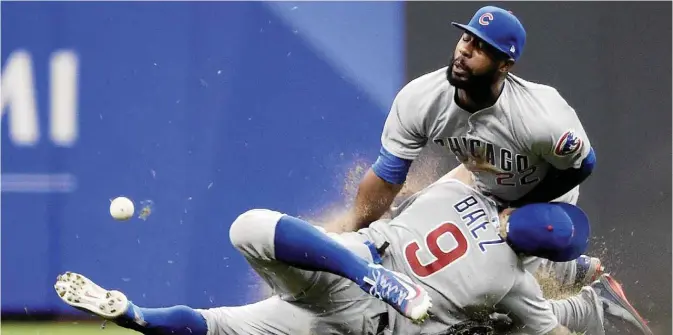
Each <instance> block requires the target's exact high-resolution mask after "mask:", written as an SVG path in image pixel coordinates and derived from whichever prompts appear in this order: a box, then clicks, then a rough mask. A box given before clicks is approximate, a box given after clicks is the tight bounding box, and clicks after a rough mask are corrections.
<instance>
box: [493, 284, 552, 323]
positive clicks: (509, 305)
mask: <svg viewBox="0 0 673 335" xmlns="http://www.w3.org/2000/svg"><path fill="white" fill-rule="evenodd" d="M498 307H499V309H500V310H502V312H505V313H507V314H509V315H510V317H512V319H514V320H516V321H518V322H519V323H521V324H522V325H523V328H522V330H523V331H524V332H526V333H529V334H534V335H542V334H547V333H549V332H550V331H552V330H553V329H554V328H555V327H556V326H557V325H558V319H557V318H556V316H555V315H554V311H553V310H552V306H551V304H550V303H549V301H548V300H546V299H545V298H544V297H543V296H542V289H541V288H540V285H539V284H538V282H537V280H535V277H533V275H532V274H531V273H530V272H528V271H525V273H523V274H521V275H520V276H518V278H517V279H516V281H515V282H514V286H513V287H512V289H511V290H510V292H509V293H507V295H505V297H504V298H503V299H502V300H501V301H500V303H499V304H498Z"/></svg>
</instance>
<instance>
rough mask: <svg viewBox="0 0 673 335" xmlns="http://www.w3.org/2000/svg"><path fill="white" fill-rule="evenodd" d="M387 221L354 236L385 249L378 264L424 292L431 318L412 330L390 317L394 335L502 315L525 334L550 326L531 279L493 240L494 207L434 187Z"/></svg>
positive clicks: (458, 186) (450, 185) (452, 188)
mask: <svg viewBox="0 0 673 335" xmlns="http://www.w3.org/2000/svg"><path fill="white" fill-rule="evenodd" d="M401 207H402V208H403V211H402V212H401V213H400V214H399V215H398V216H396V217H395V218H394V219H392V220H390V221H377V222H374V223H373V224H372V225H371V226H370V227H369V228H368V229H364V230H361V231H360V232H363V233H365V234H366V235H368V236H370V238H371V239H372V240H373V241H375V243H377V244H381V242H382V241H384V240H385V241H388V242H389V243H390V246H389V247H388V249H387V251H386V255H385V257H384V265H385V266H387V267H389V268H391V269H394V270H395V271H398V272H402V273H405V274H407V275H409V276H410V277H411V278H413V279H414V280H415V281H417V282H419V283H421V284H422V285H423V286H424V287H425V288H426V289H427V290H428V292H429V293H430V296H431V297H432V301H433V306H432V308H431V310H430V312H431V314H432V315H433V316H432V318H431V319H429V320H428V321H426V322H425V323H423V324H422V325H421V326H417V325H414V324H412V323H411V322H409V321H408V320H407V319H405V318H403V317H399V316H397V315H395V313H391V314H392V315H393V316H394V321H392V323H393V327H394V333H395V334H411V333H418V332H419V331H420V333H421V334H433V333H436V332H440V331H443V330H446V329H447V327H448V326H450V325H455V324H458V323H460V322H463V321H467V320H477V319H483V318H485V317H487V316H488V315H490V314H491V313H493V312H495V311H506V312H507V313H508V314H510V315H512V316H513V317H514V319H518V321H520V322H521V323H522V324H525V325H526V329H527V330H528V331H530V333H532V334H545V333H547V332H548V331H550V330H551V329H553V328H554V327H556V325H557V323H558V322H557V319H556V317H555V316H554V314H553V311H552V308H551V305H550V304H549V302H548V301H546V300H545V299H544V298H543V296H542V291H541V289H540V287H539V285H538V284H537V281H536V280H535V278H534V277H533V276H532V275H531V274H530V273H529V272H527V271H525V270H524V268H523V264H522V263H521V261H520V259H519V258H518V257H517V255H516V254H515V253H514V252H513V251H512V249H511V248H510V247H509V245H508V244H507V243H505V241H504V240H503V239H502V238H501V237H500V235H499V234H498V228H497V227H498V226H499V222H498V217H497V215H498V213H497V209H496V206H495V203H494V202H493V201H492V200H489V199H488V198H486V197H484V196H483V195H481V194H480V193H479V192H477V191H476V190H474V189H472V188H470V187H469V186H467V185H465V184H462V183H461V182H459V181H456V180H445V181H439V182H437V183H435V184H433V185H431V186H429V187H427V188H426V189H424V190H422V191H421V192H419V193H417V194H415V195H413V196H412V197H410V198H409V199H407V200H406V201H405V202H404V203H403V204H402V205H401Z"/></svg>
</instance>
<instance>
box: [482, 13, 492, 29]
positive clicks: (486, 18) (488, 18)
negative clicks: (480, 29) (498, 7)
mask: <svg viewBox="0 0 673 335" xmlns="http://www.w3.org/2000/svg"><path fill="white" fill-rule="evenodd" d="M489 21H493V14H491V13H484V14H481V16H480V17H479V24H480V25H482V26H488V25H489V24H490V22H489Z"/></svg>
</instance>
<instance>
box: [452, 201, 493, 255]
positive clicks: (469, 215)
mask: <svg viewBox="0 0 673 335" xmlns="http://www.w3.org/2000/svg"><path fill="white" fill-rule="evenodd" d="M453 209H454V210H455V211H456V212H457V213H458V214H459V215H460V218H461V219H462V221H463V223H464V224H465V225H466V226H467V227H468V228H469V229H470V237H472V238H473V239H474V240H475V241H476V242H477V243H478V244H479V250H481V252H482V253H486V252H487V251H488V250H487V249H486V246H487V245H494V244H501V243H505V241H504V240H503V239H502V238H501V237H500V235H499V234H497V238H492V237H491V238H486V237H483V236H480V235H479V233H482V234H483V232H484V231H485V230H486V229H488V225H490V224H491V222H490V218H489V217H488V215H487V214H486V211H485V210H484V209H483V208H482V206H481V205H480V204H479V202H478V201H477V199H475V198H474V197H473V196H469V197H467V198H464V199H463V200H461V201H459V202H457V203H455V204H454V205H453Z"/></svg>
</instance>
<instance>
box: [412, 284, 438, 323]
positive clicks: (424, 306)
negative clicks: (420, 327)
mask: <svg viewBox="0 0 673 335" xmlns="http://www.w3.org/2000/svg"><path fill="white" fill-rule="evenodd" d="M421 292H423V293H422V295H423V300H422V301H421V303H420V304H418V305H416V306H414V308H412V309H411V313H409V316H410V318H411V320H412V321H413V322H414V323H416V324H420V323H423V322H425V320H426V319H427V318H428V317H429V316H430V314H429V312H430V308H432V299H431V298H430V295H429V294H428V292H427V291H425V290H422V291H421Z"/></svg>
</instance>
